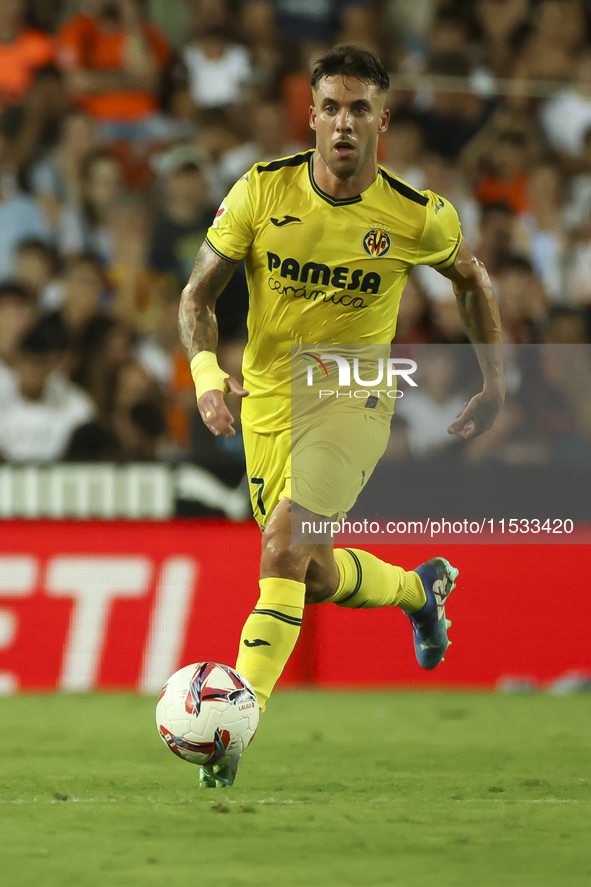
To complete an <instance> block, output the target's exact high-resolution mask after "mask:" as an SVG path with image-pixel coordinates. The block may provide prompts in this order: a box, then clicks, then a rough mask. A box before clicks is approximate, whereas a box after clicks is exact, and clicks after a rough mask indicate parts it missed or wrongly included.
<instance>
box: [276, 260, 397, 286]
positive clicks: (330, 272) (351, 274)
mask: <svg viewBox="0 0 591 887" xmlns="http://www.w3.org/2000/svg"><path fill="white" fill-rule="evenodd" d="M267 265H268V268H269V271H276V270H279V274H280V276H281V277H284V278H286V279H287V280H298V281H299V282H300V283H308V281H309V282H310V283H316V284H320V286H333V287H335V288H336V289H341V290H359V291H360V292H362V293H379V291H380V284H381V282H382V278H381V277H380V275H379V274H376V273H375V272H373V271H370V272H369V273H367V274H364V273H363V271H362V270H361V269H360V268H356V269H355V270H354V271H351V269H350V268H346V267H344V266H342V265H339V267H337V268H329V266H328V265H324V264H323V263H322V262H306V263H305V265H301V266H300V263H299V262H298V261H297V260H296V259H290V258H287V259H282V258H281V256H278V255H276V254H275V253H269V252H268V253H267Z"/></svg>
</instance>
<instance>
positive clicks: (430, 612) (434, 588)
mask: <svg viewBox="0 0 591 887" xmlns="http://www.w3.org/2000/svg"><path fill="white" fill-rule="evenodd" d="M414 572H415V573H417V574H418V575H419V576H420V579H421V582H422V583H423V588H424V589H425V594H426V595H427V603H426V604H424V606H422V607H421V609H420V610H416V611H415V612H414V613H406V615H407V616H408V618H409V619H410V621H411V623H412V628H413V632H414V643H415V655H416V657H417V662H418V663H419V665H420V666H421V668H426V669H428V670H430V669H432V668H436V667H437V666H438V665H439V663H440V662H442V661H443V657H444V655H445V651H446V650H447V648H448V647H449V645H450V643H451V641H449V640H448V639H447V629H448V628H449V627H450V626H451V622H450V621H449V619H446V618H445V602H446V600H447V598H448V596H449V594H450V593H451V592H452V591H453V589H454V588H455V586H456V582H455V580H456V579H457V578H458V575H459V572H460V571H459V570H456V568H455V567H452V566H451V564H450V563H449V561H446V560H445V558H443V557H434V558H432V559H431V560H430V561H425V563H424V564H421V565H420V567H417V568H416V569H415V571H414ZM405 612H406V611H405Z"/></svg>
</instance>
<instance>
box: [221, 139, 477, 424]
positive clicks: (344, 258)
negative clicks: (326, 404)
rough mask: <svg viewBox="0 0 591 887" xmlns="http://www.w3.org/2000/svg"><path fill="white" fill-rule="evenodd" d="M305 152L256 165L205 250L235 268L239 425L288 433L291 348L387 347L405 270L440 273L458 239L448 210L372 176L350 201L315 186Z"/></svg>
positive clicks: (386, 177)
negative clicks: (242, 286)
mask: <svg viewBox="0 0 591 887" xmlns="http://www.w3.org/2000/svg"><path fill="white" fill-rule="evenodd" d="M313 156H314V151H312V150H311V151H306V152H304V153H302V154H295V155H294V156H292V157H286V158H283V159H281V160H275V161H273V162H271V163H257V164H255V165H254V166H253V167H252V169H251V170H250V171H249V172H248V173H247V174H246V175H245V176H243V177H242V179H240V181H238V182H237V183H236V184H235V185H234V187H233V188H232V190H231V191H230V193H229V194H228V196H227V197H226V198H225V200H224V202H223V203H222V205H221V206H220V208H219V210H218V212H217V214H216V217H215V220H214V222H213V225H212V227H211V228H210V229H209V231H208V234H207V237H206V242H207V244H208V245H209V246H210V247H211V249H212V250H214V252H216V253H217V254H218V255H220V256H222V257H223V258H225V259H229V260H230V261H232V262H239V261H240V260H241V259H242V258H245V260H246V261H245V264H246V275H247V281H248V288H249V293H250V307H249V314H248V344H247V346H246V349H245V352H244V361H243V372H244V386H245V388H247V389H248V390H249V391H250V392H251V393H250V396H249V397H247V398H245V399H244V401H243V406H242V421H243V423H244V424H245V425H246V426H247V427H249V428H252V429H253V430H254V431H259V432H269V431H278V430H281V429H282V428H287V427H289V424H290V379H291V374H290V356H291V350H290V346H291V345H297V344H307V345H309V344H311V343H312V344H313V343H339V344H370V343H389V342H391V341H392V339H393V338H394V334H395V332H396V318H397V315H398V305H399V303H400V297H401V295H402V291H403V289H404V286H405V284H406V280H407V278H408V274H409V272H410V270H411V269H412V267H413V266H414V265H432V266H433V267H435V268H440V269H443V268H447V267H448V266H449V265H451V264H452V263H453V261H454V259H455V257H456V254H457V251H458V249H459V246H460V243H461V239H462V234H461V228H460V222H459V219H458V214H457V212H456V210H455V209H454V207H453V206H452V205H451V204H450V203H449V202H448V201H447V200H442V198H441V197H439V196H437V195H436V194H433V193H432V192H431V191H415V189H414V188H411V187H410V185H407V184H406V183H405V182H403V181H401V180H400V179H397V178H395V177H394V176H392V175H391V174H390V173H389V172H387V171H386V170H385V169H382V168H381V167H380V168H379V174H378V176H377V178H376V180H375V181H374V182H373V183H372V184H371V185H370V186H369V188H368V189H367V190H366V191H364V192H363V193H362V194H359V195H358V196H357V197H351V198H347V199H344V200H337V199H335V198H333V197H331V196H330V195H328V194H326V193H324V191H322V190H321V189H320V188H319V187H318V185H317V184H316V182H315V181H314V169H313Z"/></svg>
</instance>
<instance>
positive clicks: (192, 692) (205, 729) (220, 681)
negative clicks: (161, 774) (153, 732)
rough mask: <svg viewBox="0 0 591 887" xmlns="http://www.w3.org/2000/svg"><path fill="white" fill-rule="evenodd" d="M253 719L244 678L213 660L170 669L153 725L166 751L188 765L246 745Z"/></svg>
mask: <svg viewBox="0 0 591 887" xmlns="http://www.w3.org/2000/svg"><path fill="white" fill-rule="evenodd" d="M258 723H259V705H258V702H257V698H256V696H255V693H254V690H253V689H252V687H251V686H250V684H249V683H248V681H247V680H246V679H245V678H243V677H242V676H241V675H239V674H238V672H237V671H234V669H233V668H230V667H229V666H228V665H220V664H219V663H218V662H196V663H194V664H193V665H186V666H185V667H184V668H181V669H179V671H176V672H175V673H174V674H173V675H172V677H171V678H169V679H168V681H167V682H166V684H165V685H164V687H163V689H162V692H161V693H160V696H159V697H158V703H157V705H156V726H157V727H158V732H159V734H160V737H161V738H162V741H163V742H164V743H166V745H167V746H168V747H169V749H170V750H171V751H172V752H174V753H175V755H178V756H179V758H183V760H185V761H189V762H190V763H191V764H216V763H217V762H218V761H220V760H221V759H222V758H225V757H227V756H228V757H236V756H238V755H240V754H242V752H243V751H244V750H245V749H246V747H247V746H248V744H249V743H250V741H251V740H252V738H253V737H254V734H255V733H256V729H257V726H258Z"/></svg>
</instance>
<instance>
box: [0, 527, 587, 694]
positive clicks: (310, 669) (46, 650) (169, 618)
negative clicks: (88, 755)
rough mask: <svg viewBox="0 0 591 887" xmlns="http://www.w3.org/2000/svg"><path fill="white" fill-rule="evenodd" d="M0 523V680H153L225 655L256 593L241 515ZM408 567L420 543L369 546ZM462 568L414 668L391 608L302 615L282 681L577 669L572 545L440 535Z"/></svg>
mask: <svg viewBox="0 0 591 887" xmlns="http://www.w3.org/2000/svg"><path fill="white" fill-rule="evenodd" d="M1 527H2V532H1V534H0V690H1V691H3V692H12V691H19V690H58V689H62V690H72V691H84V690H92V689H121V690H122V689H138V690H143V691H147V692H157V690H158V689H159V688H160V686H161V685H162V684H163V683H164V681H165V680H166V678H167V677H168V676H169V675H170V674H171V673H172V672H173V671H174V670H175V669H176V668H178V667H180V666H181V665H183V664H187V663H189V662H194V661H197V660H200V659H213V660H217V661H220V662H225V663H228V664H233V663H234V661H235V658H236V648H237V643H238V638H239V636H240V630H241V627H242V624H243V622H244V619H245V618H246V615H247V614H248V612H249V610H250V609H251V608H252V607H253V605H254V603H255V601H256V599H257V596H258V584H257V580H258V560H259V552H260V533H259V531H258V529H257V528H256V526H255V525H254V524H250V523H249V524H240V525H237V524H228V523H225V522H215V521H195V522H181V521H174V522H163V523H155V522H145V523H139V522H138V523H133V522H113V523H104V522H88V523H84V522H43V521H38V522H36V521H32V522H27V521H22V522H19V521H14V522H11V521H5V522H3V523H2V524H1ZM374 551H375V554H376V555H377V556H378V557H381V558H384V559H386V560H390V561H392V562H393V563H399V564H400V565H401V566H403V567H405V568H406V569H412V567H414V566H416V565H417V564H418V563H420V562H421V561H423V560H425V559H426V558H428V557H431V556H433V554H441V553H442V552H440V551H439V550H437V551H434V550H433V548H431V547H430V546H429V547H427V546H425V545H398V546H394V545H392V546H385V545H380V546H379V547H376V548H375V549H374ZM444 553H445V556H446V557H447V558H448V559H449V560H451V562H452V563H453V564H455V565H457V566H459V567H460V570H461V574H460V578H459V582H458V588H457V590H456V591H455V592H454V594H453V595H452V597H451V598H450V603H449V606H448V611H449V612H448V615H449V616H450V618H451V619H452V620H453V622H454V625H453V628H452V631H451V637H452V639H453V643H454V645H453V647H452V648H451V650H450V653H449V655H448V656H447V657H446V662H445V663H444V664H443V665H442V666H440V667H439V668H438V669H437V671H436V672H429V673H427V672H423V671H421V669H420V668H419V667H418V666H417V664H416V662H415V659H414V654H413V651H412V637H411V630H410V626H409V624H408V621H407V620H406V618H405V617H404V615H403V614H402V613H401V612H400V611H399V610H397V609H396V608H391V609H387V610H374V611H355V610H346V609H341V608H338V607H335V606H333V605H330V604H327V605H320V606H316V607H310V608H308V609H307V611H306V616H305V619H304V628H303V631H302V635H301V637H300V641H299V643H298V646H297V648H296V651H295V653H294V655H293V657H292V659H291V661H290V663H289V665H288V667H287V669H286V671H285V673H284V676H283V678H282V681H281V685H282V686H289V685H297V684H307V685H309V684H315V685H317V686H322V687H342V688H345V687H369V686H376V687H388V686H415V687H424V688H428V687H445V686H456V687H458V686H460V687H491V686H494V684H495V682H496V681H497V680H498V679H499V677H501V676H503V675H507V674H510V675H515V676H531V677H533V678H535V679H537V680H538V681H542V682H543V681H548V680H551V679H553V678H555V677H557V676H558V675H560V674H562V673H564V672H565V671H567V670H569V669H578V670H582V671H591V653H590V647H589V644H588V643H586V639H585V632H584V626H586V625H588V624H589V620H590V619H591V595H590V594H589V587H588V580H587V578H586V577H587V572H588V548H587V547H586V546H584V545H569V546H559V545H546V546H540V545H535V546H526V545H522V546H516V545H506V546H505V545H494V546H492V545H491V546H487V545H455V546H454V545H446V546H445V552H444Z"/></svg>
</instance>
